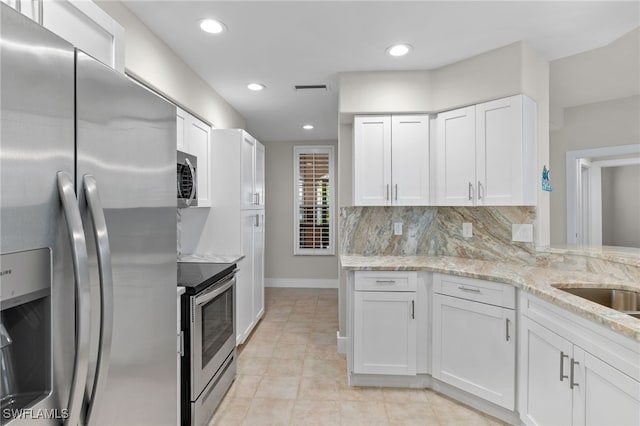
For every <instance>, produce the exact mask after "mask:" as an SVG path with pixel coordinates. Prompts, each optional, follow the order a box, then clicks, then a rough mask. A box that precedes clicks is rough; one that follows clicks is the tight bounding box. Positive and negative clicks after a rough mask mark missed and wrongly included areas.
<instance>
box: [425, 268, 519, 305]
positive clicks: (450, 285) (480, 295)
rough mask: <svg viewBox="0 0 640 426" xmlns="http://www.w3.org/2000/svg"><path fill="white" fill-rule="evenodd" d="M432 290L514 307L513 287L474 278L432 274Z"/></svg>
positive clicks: (476, 300)
mask: <svg viewBox="0 0 640 426" xmlns="http://www.w3.org/2000/svg"><path fill="white" fill-rule="evenodd" d="M433 291H434V292H435V293H439V294H445V295H448V296H453V297H458V298H460V299H466V300H473V301H475V302H480V303H488V304H490V305H495V306H501V307H503V308H510V309H515V306H516V297H515V294H516V292H515V287H513V286H512V285H509V284H500V283H494V282H491V281H484V280H477V279H474V278H465V277H456V276H452V275H443V274H433Z"/></svg>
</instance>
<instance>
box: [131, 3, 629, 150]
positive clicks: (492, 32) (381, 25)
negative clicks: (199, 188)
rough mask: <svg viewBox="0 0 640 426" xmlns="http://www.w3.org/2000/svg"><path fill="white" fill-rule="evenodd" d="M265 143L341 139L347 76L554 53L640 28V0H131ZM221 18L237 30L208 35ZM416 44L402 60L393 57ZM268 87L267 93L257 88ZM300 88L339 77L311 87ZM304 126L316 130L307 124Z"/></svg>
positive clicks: (596, 44)
mask: <svg viewBox="0 0 640 426" xmlns="http://www.w3.org/2000/svg"><path fill="white" fill-rule="evenodd" d="M125 4H126V5H127V7H129V9H131V10H132V11H133V12H134V13H135V14H136V15H137V16H138V17H139V18H140V19H141V20H142V21H143V22H144V23H145V24H146V25H147V26H148V27H149V28H150V29H151V30H152V31H153V32H154V33H155V34H156V35H157V36H158V37H160V38H161V39H162V40H164V41H165V43H166V44H167V45H168V46H170V47H171V48H172V49H173V50H174V51H175V52H176V53H177V54H178V55H179V56H180V57H181V58H182V59H183V60H184V61H185V62H186V63H187V64H188V65H189V66H190V67H191V68H192V69H193V70H194V71H195V72H196V73H198V74H199V75H200V76H201V77H202V78H203V79H204V80H205V81H207V82H208V83H209V84H210V85H211V86H212V87H213V88H214V89H215V90H216V91H217V92H218V93H220V95H221V96H222V97H224V98H225V99H226V100H227V101H228V102H229V103H230V104H231V105H233V107H235V108H236V109H237V110H238V111H239V112H240V114H242V115H243V116H244V117H245V118H246V120H247V129H248V130H249V131H250V132H251V133H252V134H253V135H254V136H256V137H257V138H258V139H260V140H263V141H291V140H293V141H300V140H325V139H337V132H338V93H337V89H338V88H337V74H338V73H339V72H344V71H372V70H423V69H424V70H426V69H433V68H438V67H440V66H443V65H446V64H450V63H453V62H456V61H458V60H461V59H464V58H467V57H470V56H474V55H477V54H479V53H482V52H485V51H488V50H492V49H495V48H497V47H501V46H504V45H507V44H510V43H513V42H516V41H519V40H524V41H526V42H528V43H529V44H530V45H531V46H532V47H533V48H534V49H536V50H537V51H539V52H540V53H541V54H542V55H544V56H545V57H546V58H547V59H548V60H554V59H558V58H561V57H565V56H568V55H573V54H576V53H579V52H582V51H585V50H590V49H593V48H596V47H601V46H603V45H606V44H608V43H610V42H611V41H613V40H615V39H616V38H618V37H620V36H621V35H623V34H624V33H626V32H628V31H630V30H632V29H633V28H635V27H637V26H638V25H639V23H640V2H639V1H637V0H636V1H626V2H614V1H601V2H595V1H573V2H561V1H549V2H543V1H528V2H515V1H513V2H506V1H500V2H485V1H471V2H460V1H448V2H444V1H440V2H436V1H409V2H404V1H279V2H275V1H251V2H250V1H162V2H158V1H125ZM203 18H215V19H218V20H220V21H222V22H223V23H224V24H225V25H226V26H227V31H226V32H224V33H223V34H221V35H218V36H214V35H209V34H205V33H203V32H202V31H201V30H200V29H199V27H198V22H199V20H201V19H203ZM399 42H404V43H409V44H411V45H412V46H413V51H412V52H411V53H410V54H409V55H407V56H406V57H402V58H393V57H390V56H388V55H386V54H385V50H386V48H387V47H389V46H390V45H392V44H395V43H399ZM254 81H255V82H260V83H263V84H265V85H266V86H267V89H266V90H263V91H262V92H251V91H249V90H247V88H246V85H247V83H249V82H254ZM295 84H327V85H328V86H329V91H328V92H318V93H300V92H296V91H295V90H294V89H293V86H294V85H295ZM304 123H313V124H314V125H315V129H314V130H312V131H304V130H302V128H301V126H302V124H304Z"/></svg>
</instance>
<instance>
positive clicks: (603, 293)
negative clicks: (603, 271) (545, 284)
mask: <svg viewBox="0 0 640 426" xmlns="http://www.w3.org/2000/svg"><path fill="white" fill-rule="evenodd" d="M556 288H557V289H558V290H562V291H566V292H567V293H571V294H573V295H576V296H579V297H582V298H583V299H587V300H590V301H592V302H595V303H598V304H600V305H602V306H606V307H607V308H611V309H615V310H617V311H620V312H624V313H625V314H628V315H631V316H632V317H635V318H638V319H640V292H637V291H631V290H621V289H611V288H593V287H588V288H576V287H573V288H562V287H556Z"/></svg>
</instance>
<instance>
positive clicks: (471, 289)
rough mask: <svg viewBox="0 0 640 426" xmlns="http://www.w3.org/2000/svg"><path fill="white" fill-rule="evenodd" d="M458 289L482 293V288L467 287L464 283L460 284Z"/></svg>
mask: <svg viewBox="0 0 640 426" xmlns="http://www.w3.org/2000/svg"><path fill="white" fill-rule="evenodd" d="M458 289H459V290H462V291H468V292H471V293H480V289H479V288H472V287H465V286H463V285H461V286H458Z"/></svg>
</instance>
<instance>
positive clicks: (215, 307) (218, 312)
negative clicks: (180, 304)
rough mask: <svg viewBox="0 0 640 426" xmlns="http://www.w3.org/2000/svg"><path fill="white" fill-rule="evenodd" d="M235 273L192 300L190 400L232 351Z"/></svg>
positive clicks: (198, 393)
mask: <svg viewBox="0 0 640 426" xmlns="http://www.w3.org/2000/svg"><path fill="white" fill-rule="evenodd" d="M235 283H236V278H235V273H234V274H231V275H228V276H227V277H226V278H223V279H222V280H220V281H218V282H217V283H216V284H214V285H212V286H211V287H209V288H208V289H206V290H204V291H203V292H201V293H198V294H196V295H194V296H192V297H191V312H192V315H191V400H192V401H195V400H196V398H197V397H198V396H199V395H200V393H202V391H203V390H204V388H205V386H206V385H207V383H208V382H209V381H210V380H211V378H212V377H213V376H214V375H215V374H216V371H218V369H219V368H220V367H221V366H222V363H223V362H224V360H225V359H226V358H227V357H228V356H229V354H230V353H231V351H233V349H234V348H235V345H236V338H235V335H236V333H235V322H234V304H235Z"/></svg>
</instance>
